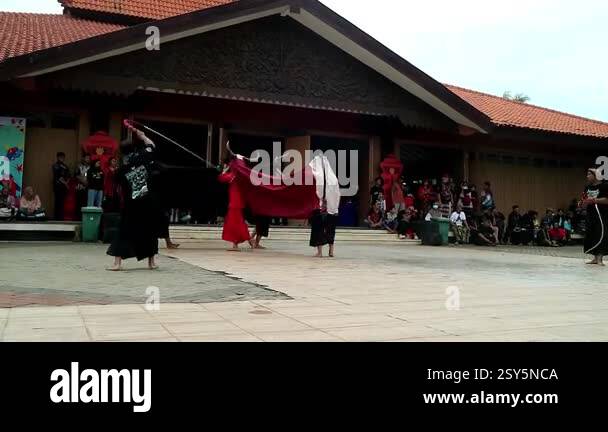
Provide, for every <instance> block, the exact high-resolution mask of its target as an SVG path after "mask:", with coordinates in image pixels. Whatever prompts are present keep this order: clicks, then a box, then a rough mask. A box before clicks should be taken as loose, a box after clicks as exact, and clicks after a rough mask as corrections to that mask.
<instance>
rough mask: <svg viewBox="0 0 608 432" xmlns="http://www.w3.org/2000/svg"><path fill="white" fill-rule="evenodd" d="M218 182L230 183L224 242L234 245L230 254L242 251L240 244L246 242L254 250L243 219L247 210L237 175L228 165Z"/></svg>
mask: <svg viewBox="0 0 608 432" xmlns="http://www.w3.org/2000/svg"><path fill="white" fill-rule="evenodd" d="M218 180H219V181H220V182H222V183H228V213H226V217H225V220H224V230H223V233H222V240H225V241H227V242H231V243H232V249H228V250H229V251H230V252H238V251H239V250H240V249H239V244H241V243H244V242H249V245H250V246H251V247H252V248H253V247H254V245H253V242H252V241H251V237H250V235H249V229H248V228H247V224H246V223H245V219H244V218H243V209H244V208H245V203H244V200H243V196H242V194H241V190H240V188H239V184H238V182H237V181H236V180H237V179H236V175H235V174H234V173H233V172H231V171H230V166H229V165H226V168H225V169H224V171H223V172H222V174H220V175H219V177H218Z"/></svg>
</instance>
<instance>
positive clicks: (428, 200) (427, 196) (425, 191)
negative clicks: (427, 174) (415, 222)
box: [417, 180, 436, 212]
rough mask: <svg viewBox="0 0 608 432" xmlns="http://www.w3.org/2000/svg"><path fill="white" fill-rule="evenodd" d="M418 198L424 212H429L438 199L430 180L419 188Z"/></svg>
mask: <svg viewBox="0 0 608 432" xmlns="http://www.w3.org/2000/svg"><path fill="white" fill-rule="evenodd" d="M417 196H418V200H419V201H420V206H421V208H422V211H423V212H427V211H428V210H429V208H430V207H431V204H432V203H433V202H434V201H435V198H436V196H435V191H433V186H431V183H430V182H429V181H428V180H424V182H423V183H422V185H421V186H420V187H419V188H418V193H417Z"/></svg>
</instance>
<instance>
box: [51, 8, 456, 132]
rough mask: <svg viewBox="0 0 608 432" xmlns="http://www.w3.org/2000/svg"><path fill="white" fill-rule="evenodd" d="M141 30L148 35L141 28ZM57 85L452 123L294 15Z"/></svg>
mask: <svg viewBox="0 0 608 432" xmlns="http://www.w3.org/2000/svg"><path fill="white" fill-rule="evenodd" d="M142 37H144V35H143V34H142ZM51 80H52V85H54V86H60V87H63V88H75V89H86V90H99V91H104V92H116V93H118V94H132V93H134V92H135V91H137V89H138V88H139V89H141V88H157V89H162V90H175V91H178V92H184V93H193V94H201V95H205V96H212V97H223V98H236V99H241V100H251V101H264V102H271V103H280V104H294V105H299V106H309V107H317V108H327V109H339V110H352V111H356V112H362V113H373V114H381V115H396V116H399V118H400V119H401V121H402V122H403V123H404V124H406V125H411V126H418V127H424V128H430V129H441V130H453V129H454V128H455V125H454V123H453V122H452V121H451V120H449V119H447V118H446V117H445V116H443V115H442V114H440V113H439V112H438V111H436V110H434V109H433V108H431V107H430V106H428V105H427V104H426V103H424V102H422V101H421V100H419V99H418V98H416V97H414V96H413V95H411V94H409V93H408V92H406V91H405V90H403V89H402V88H401V87H399V86H397V85H396V84H394V83H393V82H391V81H390V80H388V79H386V78H385V77H383V76H382V75H380V74H379V73H377V72H376V71H374V70H372V69H370V68H369V67H367V66H366V65H364V64H363V63H361V62H359V61H358V60H357V59H355V58H353V57H351V56H350V55H348V54H347V53H345V52H344V51H342V50H340V49H339V48H337V47H336V46H334V45H333V44H331V43H329V42H328V41H326V40H324V39H323V38H321V37H320V36H318V35H316V34H315V33H313V32H311V31H310V30H308V29H306V28H305V27H303V26H301V25H300V24H298V23H297V22H295V21H294V20H292V19H290V18H281V17H269V18H264V19H261V20H257V21H253V22H249V23H244V24H240V25H237V26H233V27H228V28H225V29H220V30H215V31H212V32H209V33H204V34H200V35H197V36H192V37H188V38H184V39H181V40H178V41H174V42H169V43H165V44H162V35H161V46H160V50H159V51H147V50H141V51H138V52H135V53H130V54H125V55H121V56H117V57H112V58H109V59H106V60H101V61H98V62H95V63H90V64H88V65H84V66H80V67H77V68H73V69H69V70H66V71H62V72H58V73H56V74H53V75H52V76H51Z"/></svg>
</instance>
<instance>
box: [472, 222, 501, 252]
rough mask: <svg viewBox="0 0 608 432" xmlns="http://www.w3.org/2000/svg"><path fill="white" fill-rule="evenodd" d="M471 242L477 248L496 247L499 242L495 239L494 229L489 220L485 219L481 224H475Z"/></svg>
mask: <svg viewBox="0 0 608 432" xmlns="http://www.w3.org/2000/svg"><path fill="white" fill-rule="evenodd" d="M471 233H472V234H471V241H472V242H473V243H474V244H476V245H477V246H496V244H497V243H498V240H497V239H496V238H495V237H494V229H493V228H492V227H491V226H490V221H489V220H488V219H483V218H482V222H481V224H477V223H476V224H475V225H474V227H473V228H471Z"/></svg>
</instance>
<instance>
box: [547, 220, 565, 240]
mask: <svg viewBox="0 0 608 432" xmlns="http://www.w3.org/2000/svg"><path fill="white" fill-rule="evenodd" d="M549 239H550V240H551V241H552V242H554V243H557V244H558V245H561V246H565V245H566V243H568V238H567V235H566V229H565V228H561V227H560V226H559V223H558V222H557V221H556V222H554V223H553V227H552V228H551V229H549Z"/></svg>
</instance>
